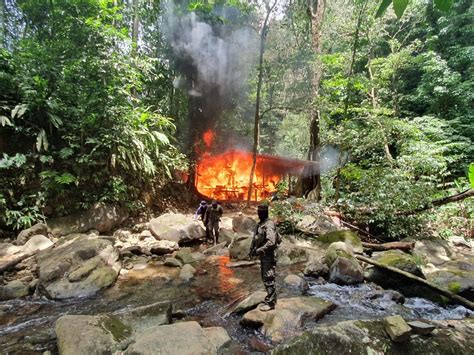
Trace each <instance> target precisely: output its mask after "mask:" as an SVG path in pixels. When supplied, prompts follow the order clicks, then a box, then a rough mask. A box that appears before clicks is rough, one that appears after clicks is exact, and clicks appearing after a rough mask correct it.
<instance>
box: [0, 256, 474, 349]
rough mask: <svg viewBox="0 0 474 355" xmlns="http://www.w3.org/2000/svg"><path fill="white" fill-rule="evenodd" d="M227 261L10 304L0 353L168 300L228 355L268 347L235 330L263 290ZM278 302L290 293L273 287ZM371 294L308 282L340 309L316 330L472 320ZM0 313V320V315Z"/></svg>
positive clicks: (49, 345) (1, 323) (457, 311)
mask: <svg viewBox="0 0 474 355" xmlns="http://www.w3.org/2000/svg"><path fill="white" fill-rule="evenodd" d="M228 262H229V258H228V257H225V256H215V257H208V258H207V259H206V260H205V261H203V262H202V263H201V264H200V265H199V266H198V267H197V272H196V278H195V279H194V280H193V281H192V282H191V283H190V284H186V283H183V282H180V281H178V279H179V278H178V274H179V269H177V268H170V267H165V266H163V265H161V263H159V262H155V263H154V264H153V263H152V264H148V265H136V269H135V270H132V271H130V272H128V273H127V274H125V275H121V276H120V277H119V279H118V280H117V282H116V283H115V285H114V286H113V287H111V288H109V289H107V290H105V291H104V292H102V293H100V294H99V295H98V296H95V297H92V298H87V299H74V300H65V301H51V300H46V299H33V298H29V299H23V300H11V301H7V302H1V303H0V349H2V350H1V353H6V354H8V353H12V354H13V353H21V354H38V353H40V354H41V353H42V352H43V351H45V350H50V351H52V352H53V353H57V349H56V342H55V339H54V330H53V328H54V323H55V321H56V320H57V319H58V318H59V317H60V316H61V315H64V314H98V313H106V312H110V313H117V312H120V311H121V310H123V309H126V308H133V307H137V306H143V305H147V304H151V303H154V302H158V301H164V300H171V302H172V303H173V309H174V310H175V311H176V310H181V311H182V312H181V313H184V315H185V318H184V319H185V320H196V321H198V322H199V323H200V324H201V325H203V326H205V327H206V326H222V327H224V328H226V330H227V331H228V333H229V335H230V336H231V337H232V339H233V340H234V345H233V350H234V352H238V353H242V352H244V353H245V352H246V351H248V350H249V349H250V345H249V344H250V343H252V344H255V342H258V343H259V344H260V345H261V346H263V348H264V347H265V346H270V345H271V343H270V342H269V341H268V340H266V339H265V338H264V337H263V336H262V335H261V334H260V333H259V332H258V331H257V330H254V329H250V328H244V327H242V326H240V325H239V320H240V317H239V316H234V315H230V314H229V310H230V309H231V307H232V306H233V305H234V304H235V303H236V302H237V301H239V300H241V299H243V298H244V297H245V296H246V295H248V294H250V293H251V292H253V291H256V290H259V289H262V285H261V281H260V271H259V267H258V266H257V265H255V266H251V267H245V268H235V269H231V268H228V267H226V264H227V263H228ZM299 268H301V266H293V267H288V268H283V267H282V268H279V275H280V276H278V277H277V284H278V285H282V279H283V277H284V276H285V275H287V274H288V273H295V272H296V271H297V270H299ZM279 291H280V297H287V296H291V295H292V293H291V291H287V290H285V289H283V288H282V287H279ZM373 291H376V287H375V286H373V285H369V284H362V285H359V286H337V285H334V284H322V285H321V284H317V283H315V282H310V289H309V291H308V294H309V295H313V296H316V297H320V298H323V299H327V300H330V301H332V302H334V303H335V304H337V305H338V308H336V310H334V311H333V312H332V313H331V314H329V315H327V316H326V317H325V318H323V319H322V320H320V321H319V322H318V323H317V324H329V323H332V322H337V321H341V320H348V319H375V318H382V317H385V316H387V315H391V314H400V315H402V316H404V317H406V318H408V319H415V318H425V319H460V318H464V317H466V316H467V315H469V314H470V315H472V313H470V312H469V311H467V310H466V309H465V308H463V307H450V308H442V307H440V306H438V305H435V304H433V303H431V302H429V301H427V300H424V299H421V298H409V299H407V300H406V302H405V304H404V305H400V304H397V303H395V302H393V301H390V300H388V299H386V298H384V297H382V298H378V299H371V298H370V297H368V296H369V295H370V294H371V293H372V292H373ZM2 312H3V313H2Z"/></svg>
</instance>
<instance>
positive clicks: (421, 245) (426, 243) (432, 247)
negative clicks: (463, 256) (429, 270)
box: [413, 239, 453, 265]
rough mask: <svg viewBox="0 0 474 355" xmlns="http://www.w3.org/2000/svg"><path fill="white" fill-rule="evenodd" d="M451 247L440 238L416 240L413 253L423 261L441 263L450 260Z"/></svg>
mask: <svg viewBox="0 0 474 355" xmlns="http://www.w3.org/2000/svg"><path fill="white" fill-rule="evenodd" d="M451 249H452V248H451V245H450V244H449V243H448V242H447V241H445V240H442V239H437V240H417V241H416V242H415V247H414V248H413V254H414V255H417V256H418V257H419V258H420V259H422V260H424V261H425V262H428V263H431V264H434V265H441V264H444V263H445V262H446V261H450V260H451V257H452V256H453V253H452V251H451Z"/></svg>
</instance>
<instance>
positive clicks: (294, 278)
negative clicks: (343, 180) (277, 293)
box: [283, 275, 309, 292]
mask: <svg viewBox="0 0 474 355" xmlns="http://www.w3.org/2000/svg"><path fill="white" fill-rule="evenodd" d="M283 282H284V283H285V284H286V285H287V286H288V287H290V288H294V289H297V290H299V291H302V292H303V291H307V290H308V289H309V287H308V283H307V282H306V280H305V279H303V278H302V277H300V276H298V275H288V276H287V277H285V279H284V280H283Z"/></svg>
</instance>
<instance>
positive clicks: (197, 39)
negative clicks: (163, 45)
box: [163, 1, 258, 97]
mask: <svg viewBox="0 0 474 355" xmlns="http://www.w3.org/2000/svg"><path fill="white" fill-rule="evenodd" d="M218 11H219V13H216V14H214V15H218V16H220V17H221V18H223V19H224V22H226V21H227V18H228V17H232V18H235V15H236V11H238V10H236V9H229V8H221V9H220V10H218ZM230 20H231V19H230ZM163 22H164V25H165V35H166V38H167V40H168V42H169V44H170V46H171V47H172V49H173V51H174V53H175V55H176V56H177V57H178V58H179V59H180V60H181V61H182V62H186V63H190V64H191V65H192V67H193V70H195V71H196V73H195V74H196V75H194V80H193V81H192V83H190V82H184V80H182V79H177V80H175V82H174V84H175V85H176V86H179V87H180V88H186V89H187V90H188V94H190V95H191V96H201V95H205V94H206V91H211V90H210V89H211V88H212V90H215V89H217V90H218V93H219V94H220V95H221V96H223V97H225V96H226V95H235V96H239V95H240V94H242V93H243V92H245V89H246V83H247V80H248V78H249V74H250V73H251V72H252V69H253V68H255V64H256V60H257V53H258V36H257V34H256V33H255V31H254V30H252V29H251V28H249V27H242V26H233V25H230V24H220V25H213V26H211V25H209V24H208V23H206V22H204V21H202V20H201V19H200V18H199V17H198V15H197V14H196V13H194V12H186V11H185V12H184V13H183V11H182V10H181V11H178V8H177V7H176V6H175V5H174V4H173V2H171V1H167V2H165V7H164V21H163ZM229 22H231V21H229ZM183 84H185V85H183ZM184 86H185V87H184Z"/></svg>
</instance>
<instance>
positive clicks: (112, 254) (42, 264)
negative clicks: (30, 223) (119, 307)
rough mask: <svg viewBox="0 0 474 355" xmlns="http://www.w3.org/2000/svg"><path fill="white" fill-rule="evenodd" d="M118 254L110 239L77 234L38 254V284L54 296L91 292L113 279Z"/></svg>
mask: <svg viewBox="0 0 474 355" xmlns="http://www.w3.org/2000/svg"><path fill="white" fill-rule="evenodd" d="M118 256H119V255H118V253H117V251H116V250H115V248H114V247H113V245H112V243H111V242H110V241H109V240H106V239H101V238H89V237H88V236H86V235H79V236H78V237H76V238H75V239H72V240H71V241H68V242H65V243H63V244H62V245H60V246H58V247H57V248H54V249H50V250H45V251H42V252H40V253H39V254H37V256H36V259H37V262H38V273H39V285H38V288H39V290H40V292H42V293H43V294H45V295H46V296H47V297H49V298H53V299H65V298H71V297H86V296H91V295H93V294H95V293H97V292H98V291H99V290H101V289H102V288H105V287H108V286H110V285H111V284H113V283H114V281H115V279H116V277H117V275H118V272H119V271H120V267H121V265H120V262H118Z"/></svg>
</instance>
